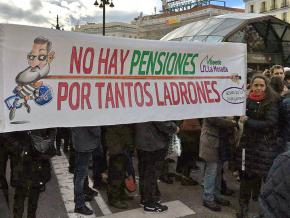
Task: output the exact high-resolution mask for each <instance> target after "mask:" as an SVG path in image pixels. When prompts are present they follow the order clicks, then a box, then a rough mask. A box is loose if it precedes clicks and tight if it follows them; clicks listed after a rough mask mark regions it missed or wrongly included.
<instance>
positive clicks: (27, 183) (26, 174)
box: [8, 131, 51, 187]
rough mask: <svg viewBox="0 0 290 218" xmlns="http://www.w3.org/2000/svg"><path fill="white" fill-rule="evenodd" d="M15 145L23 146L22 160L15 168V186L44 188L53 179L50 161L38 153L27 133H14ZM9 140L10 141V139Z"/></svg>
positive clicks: (12, 134)
mask: <svg viewBox="0 0 290 218" xmlns="http://www.w3.org/2000/svg"><path fill="white" fill-rule="evenodd" d="M10 136H14V140H15V139H16V140H15V141H14V144H15V143H16V142H17V141H18V140H21V141H18V142H17V143H18V144H21V153H20V159H19V161H18V162H17V164H16V166H15V167H14V168H13V174H14V178H15V184H14V185H15V186H22V187H42V186H44V185H45V184H46V183H47V182H48V181H49V180H50V178H51V166H50V163H49V160H48V159H47V158H46V157H44V156H43V155H42V154H41V153H39V152H37V151H36V150H35V149H34V147H33V145H32V140H31V138H30V135H29V133H28V132H27V131H23V132H14V133H11V135H10ZM8 140H9V139H8Z"/></svg>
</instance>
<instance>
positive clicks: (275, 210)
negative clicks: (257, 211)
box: [259, 151, 290, 218]
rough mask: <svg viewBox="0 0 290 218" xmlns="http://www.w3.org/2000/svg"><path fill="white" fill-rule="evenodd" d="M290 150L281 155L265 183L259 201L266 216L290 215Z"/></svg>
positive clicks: (271, 217)
mask: <svg viewBox="0 0 290 218" xmlns="http://www.w3.org/2000/svg"><path fill="white" fill-rule="evenodd" d="M289 172H290V151H288V152H285V153H283V154H281V155H279V156H278V157H277V158H276V159H275V161H274V163H273V166H272V167H271V169H270V171H269V174H268V177H267V180H266V182H265V184H264V185H263V188H262V192H261V194H260V198H259V202H260V206H261V208H262V211H263V214H264V216H265V218H281V217H283V218H289V217H290V173H289Z"/></svg>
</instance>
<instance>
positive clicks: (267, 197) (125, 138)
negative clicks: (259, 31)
mask: <svg viewBox="0 0 290 218" xmlns="http://www.w3.org/2000/svg"><path fill="white" fill-rule="evenodd" d="M248 76H249V80H248V81H249V83H248V90H247V99H246V115H245V116H241V117H213V118H204V119H189V120H183V121H176V122H175V121H166V122H146V123H138V124H129V125H115V126H104V127H73V128H58V129H43V130H31V131H21V132H11V133H1V134H0V188H1V189H2V191H3V194H4V196H5V198H6V201H7V203H8V204H9V202H11V201H9V193H8V190H9V189H8V181H7V178H6V167H7V163H8V159H9V160H10V167H11V177H10V185H11V186H13V187H14V188H15V195H14V205H13V214H14V217H15V218H21V217H22V216H23V213H24V202H25V199H26V198H27V199H28V207H27V208H28V209H27V217H28V218H35V217H36V211H37V205H38V199H39V195H40V193H41V192H43V191H45V185H46V183H47V182H48V181H49V180H50V178H51V164H50V159H51V158H52V157H53V156H54V155H59V156H61V155H62V152H61V150H60V148H61V145H62V144H63V147H64V149H63V151H64V152H65V153H66V152H69V154H68V156H69V166H68V170H69V172H71V173H74V179H73V182H74V202H75V212H76V213H80V214H83V215H91V214H93V211H92V210H91V209H90V208H89V207H87V206H86V203H85V202H86V201H91V200H92V199H93V197H94V196H96V195H97V194H98V192H97V191H96V190H99V189H101V188H103V187H106V190H107V194H108V203H109V204H110V205H111V206H113V207H116V208H119V209H127V208H128V204H127V201H128V200H132V199H133V197H131V196H130V195H129V194H128V192H133V191H135V190H136V187H135V186H136V181H137V180H135V177H136V175H135V170H134V164H133V159H132V157H134V156H135V155H136V157H137V159H138V167H137V169H138V170H137V169H136V174H138V176H139V180H138V181H139V184H137V186H138V185H139V194H140V205H141V206H142V207H143V208H144V212H146V213H161V212H165V211H167V210H168V207H167V206H166V205H164V204H162V203H161V202H162V199H161V193H160V190H159V188H158V182H157V181H158V179H160V180H161V181H162V182H165V183H168V184H172V183H173V182H174V179H173V178H175V180H180V182H181V185H189V186H192V185H197V184H198V182H197V181H195V180H194V179H193V178H192V177H191V171H192V170H195V169H198V168H199V167H198V165H197V162H198V161H200V162H203V163H204V166H205V167H204V176H203V182H202V184H201V185H202V186H203V194H202V199H203V205H204V206H205V207H207V208H209V209H210V210H213V211H221V210H222V206H229V205H230V202H229V201H228V200H226V199H225V198H223V195H232V194H233V191H232V190H230V189H229V188H227V185H226V181H225V180H224V178H223V172H224V165H225V163H226V162H228V163H229V164H228V166H229V169H230V170H231V171H233V172H235V175H237V176H238V177H239V181H240V194H239V199H238V200H239V209H238V211H237V214H236V216H237V217H238V218H247V217H249V215H248V211H249V202H250V200H251V199H252V200H254V201H257V200H259V202H260V207H261V211H260V214H258V217H265V218H266V217H274V218H282V217H283V218H287V217H290V204H289V202H290V176H289V175H290V174H289V172H290V153H289V152H290V91H289V88H290V68H283V67H282V66H280V65H274V66H273V67H272V68H271V69H269V70H265V71H264V72H263V74H253V75H248ZM176 135H177V136H178V137H179V138H180V145H181V146H180V147H181V154H179V155H175V156H170V155H169V147H170V146H169V144H172V143H173V142H172V138H174V137H172V136H176ZM170 139H171V140H170ZM170 141H171V143H169V142H170ZM175 143H176V142H175ZM275 158H276V160H275ZM274 160H275V161H274ZM90 162H92V170H93V182H94V183H93V187H92V188H90V187H89V182H88V176H89V173H88V172H89V171H88V169H89V168H90ZM172 163H175V165H174V166H175V167H174V168H175V170H174V171H173V172H172V171H171V172H170V170H169V168H170V167H169V165H171V164H172ZM273 163H274V164H273Z"/></svg>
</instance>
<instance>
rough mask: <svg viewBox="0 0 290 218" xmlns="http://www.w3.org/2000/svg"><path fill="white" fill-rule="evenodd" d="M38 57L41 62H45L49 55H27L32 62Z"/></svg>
mask: <svg viewBox="0 0 290 218" xmlns="http://www.w3.org/2000/svg"><path fill="white" fill-rule="evenodd" d="M36 57H37V59H38V60H39V61H45V60H46V59H47V55H38V56H36V55H32V54H28V55H27V59H28V60H30V61H34V60H35V58H36Z"/></svg>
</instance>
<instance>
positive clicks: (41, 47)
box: [5, 36, 55, 120]
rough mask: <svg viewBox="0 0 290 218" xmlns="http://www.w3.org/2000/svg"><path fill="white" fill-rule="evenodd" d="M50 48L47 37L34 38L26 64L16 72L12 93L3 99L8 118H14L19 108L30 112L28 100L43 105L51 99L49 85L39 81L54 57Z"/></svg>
mask: <svg viewBox="0 0 290 218" xmlns="http://www.w3.org/2000/svg"><path fill="white" fill-rule="evenodd" d="M51 49H52V43H51V41H50V40H49V39H47V38H45V37H43V36H38V37H36V38H35V39H34V42H33V45H32V49H31V51H30V52H29V53H28V54H27V63H28V66H27V67H26V68H25V69H24V70H23V71H21V72H20V73H18V74H17V76H16V78H15V82H16V86H15V87H14V89H13V91H12V92H13V94H12V95H11V96H9V97H7V98H6V99H5V104H6V106H7V108H8V110H9V119H10V120H13V119H14V118H15V114H16V111H17V110H19V109H21V108H25V109H26V111H27V113H30V112H31V106H30V102H35V103H36V105H39V106H43V105H46V104H48V103H49V102H51V101H52V99H53V92H52V89H51V87H50V86H48V85H46V84H44V83H43V81H41V80H42V79H43V78H45V77H46V76H47V75H48V74H49V71H50V64H51V63H52V61H53V59H54V54H55V52H54V51H52V50H51Z"/></svg>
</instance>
